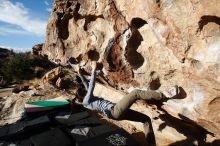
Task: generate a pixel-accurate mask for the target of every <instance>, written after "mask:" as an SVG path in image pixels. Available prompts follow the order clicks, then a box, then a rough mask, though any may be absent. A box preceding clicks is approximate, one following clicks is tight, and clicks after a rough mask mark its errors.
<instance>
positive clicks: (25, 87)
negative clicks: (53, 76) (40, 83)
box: [12, 85, 29, 93]
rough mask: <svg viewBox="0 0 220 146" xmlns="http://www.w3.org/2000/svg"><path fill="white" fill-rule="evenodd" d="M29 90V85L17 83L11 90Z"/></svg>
mask: <svg viewBox="0 0 220 146" xmlns="http://www.w3.org/2000/svg"><path fill="white" fill-rule="evenodd" d="M28 90H29V85H17V86H16V87H15V88H14V89H13V90H12V92H13V93H19V92H21V91H28Z"/></svg>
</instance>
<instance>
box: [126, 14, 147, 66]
mask: <svg viewBox="0 0 220 146" xmlns="http://www.w3.org/2000/svg"><path fill="white" fill-rule="evenodd" d="M145 24H147V21H145V20H143V19H141V18H133V19H132V20H131V24H130V27H131V31H132V35H131V37H130V39H129V40H128V42H127V46H126V53H125V57H126V59H127V61H128V62H129V64H130V65H131V66H132V68H133V69H138V68H139V67H141V66H142V65H143V63H144V57H143V56H142V55H141V54H140V53H138V52H137V49H138V47H139V46H140V45H141V42H142V41H143V37H142V35H141V33H140V32H139V30H138V29H139V28H141V27H143V26H144V25H145Z"/></svg>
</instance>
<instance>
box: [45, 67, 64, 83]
mask: <svg viewBox="0 0 220 146" xmlns="http://www.w3.org/2000/svg"><path fill="white" fill-rule="evenodd" d="M62 74H63V73H62V68H61V67H57V68H54V69H52V70H51V71H49V72H47V73H46V74H45V75H44V77H43V78H42V80H43V83H51V82H56V81H57V79H58V78H59V77H60V76H62Z"/></svg>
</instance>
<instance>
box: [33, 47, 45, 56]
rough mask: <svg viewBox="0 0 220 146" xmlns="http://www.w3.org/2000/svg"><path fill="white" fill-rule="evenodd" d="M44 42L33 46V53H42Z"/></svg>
mask: <svg viewBox="0 0 220 146" xmlns="http://www.w3.org/2000/svg"><path fill="white" fill-rule="evenodd" d="M42 47H43V44H37V45H34V46H33V47H32V53H33V55H37V56H38V55H41V52H42Z"/></svg>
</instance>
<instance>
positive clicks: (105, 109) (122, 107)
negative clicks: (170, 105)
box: [69, 61, 179, 135]
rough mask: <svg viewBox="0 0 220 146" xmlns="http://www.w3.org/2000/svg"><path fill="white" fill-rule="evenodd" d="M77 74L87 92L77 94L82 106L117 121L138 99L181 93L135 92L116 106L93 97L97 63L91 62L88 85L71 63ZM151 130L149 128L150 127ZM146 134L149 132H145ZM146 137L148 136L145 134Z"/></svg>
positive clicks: (171, 91)
mask: <svg viewBox="0 0 220 146" xmlns="http://www.w3.org/2000/svg"><path fill="white" fill-rule="evenodd" d="M69 64H70V65H71V66H72V67H73V68H75V70H76V71H77V73H78V74H79V77H80V79H81V80H82V83H83V85H84V86H85V89H86V91H87V93H86V95H85V96H83V95H82V94H81V93H78V94H77V99H78V100H79V101H80V100H81V102H82V105H83V106H84V107H85V108H88V109H90V110H95V111H100V112H102V113H104V114H105V115H106V116H107V117H108V118H112V119H115V120H118V119H121V118H122V117H123V115H124V114H125V113H126V111H128V109H129V108H130V107H131V105H132V104H133V103H134V102H135V101H136V100H138V99H143V100H151V99H154V100H161V99H164V98H171V97H174V96H176V95H177V94H178V93H179V87H178V86H175V87H172V88H171V89H170V90H168V91H167V92H163V93H161V92H158V91H151V90H147V91H144V90H137V89H136V90H133V91H132V92H131V93H129V94H127V95H126V96H125V97H123V98H122V99H121V100H120V101H119V102H118V103H116V104H114V103H112V102H110V101H107V100H104V99H103V98H99V97H96V96H93V90H94V87H95V80H96V68H97V63H96V62H95V61H92V62H91V67H92V73H91V79H90V82H89V83H88V81H87V79H85V78H84V76H83V75H82V73H81V68H80V66H79V64H77V65H73V64H71V63H69ZM148 128H149V127H148ZM145 132H146V133H147V132H149V130H145ZM145 135H146V134H145Z"/></svg>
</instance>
